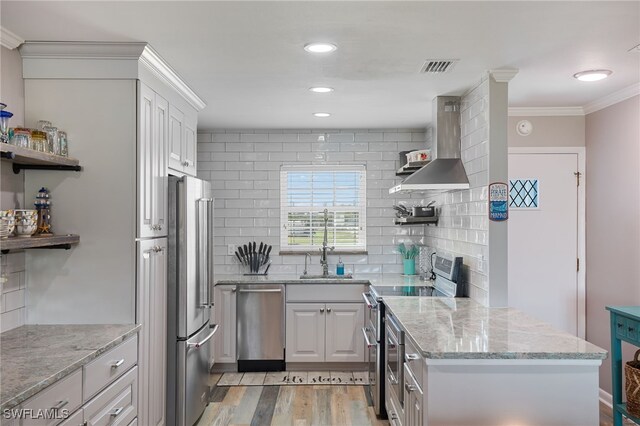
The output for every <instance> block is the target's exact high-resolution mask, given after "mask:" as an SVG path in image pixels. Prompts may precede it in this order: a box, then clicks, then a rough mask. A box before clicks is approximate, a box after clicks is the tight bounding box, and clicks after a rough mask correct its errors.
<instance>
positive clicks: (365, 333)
mask: <svg viewBox="0 0 640 426" xmlns="http://www.w3.org/2000/svg"><path fill="white" fill-rule="evenodd" d="M368 331H369V329H368V328H367V327H362V334H363V335H364V341H365V342H366V344H367V348H373V347H374V346H375V343H371V341H370V340H369V333H367V332H368Z"/></svg>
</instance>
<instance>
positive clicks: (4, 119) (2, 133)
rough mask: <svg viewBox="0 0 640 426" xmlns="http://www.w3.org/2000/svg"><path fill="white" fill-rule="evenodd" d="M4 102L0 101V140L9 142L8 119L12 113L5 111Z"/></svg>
mask: <svg viewBox="0 0 640 426" xmlns="http://www.w3.org/2000/svg"><path fill="white" fill-rule="evenodd" d="M6 107H7V105H6V104H3V103H0V142H3V143H9V139H10V136H9V119H10V118H11V117H13V113H10V112H9V111H5V108H6Z"/></svg>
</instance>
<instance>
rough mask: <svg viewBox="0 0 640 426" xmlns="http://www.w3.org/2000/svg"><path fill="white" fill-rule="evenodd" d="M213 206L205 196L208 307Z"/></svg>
mask: <svg viewBox="0 0 640 426" xmlns="http://www.w3.org/2000/svg"><path fill="white" fill-rule="evenodd" d="M213 208H214V204H213V199H212V198H207V220H208V222H209V223H208V224H207V281H206V284H205V285H206V286H207V305H209V307H211V306H213V300H212V298H211V281H212V280H213V257H212V254H213V251H214V245H213V230H214V223H213V212H214V210H213Z"/></svg>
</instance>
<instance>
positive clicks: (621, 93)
mask: <svg viewBox="0 0 640 426" xmlns="http://www.w3.org/2000/svg"><path fill="white" fill-rule="evenodd" d="M636 95H640V83H635V84H632V85H631V86H629V87H625V88H624V89H622V90H618V91H617V92H613V93H611V94H610V95H607V96H605V97H603V98H600V99H596V100H595V101H593V102H589V103H588V104H586V105H585V106H584V113H585V114H591V113H592V112H596V111H600V110H601V109H604V108H606V107H609V106H611V105H615V104H617V103H618V102H622V101H625V100H627V99H629V98H632V97H634V96H636Z"/></svg>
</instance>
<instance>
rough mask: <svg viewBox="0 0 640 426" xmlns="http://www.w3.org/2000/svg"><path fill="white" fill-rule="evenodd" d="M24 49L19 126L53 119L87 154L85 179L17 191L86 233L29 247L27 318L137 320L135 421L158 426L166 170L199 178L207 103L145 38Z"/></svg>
mask: <svg viewBox="0 0 640 426" xmlns="http://www.w3.org/2000/svg"><path fill="white" fill-rule="evenodd" d="M20 53H21V55H22V57H23V75H24V78H25V121H26V123H25V124H26V125H27V126H30V127H35V126H36V123H37V121H38V120H42V119H45V120H50V121H52V122H53V123H54V125H57V126H58V127H59V128H61V129H64V130H66V131H67V132H68V137H69V151H70V154H71V155H73V156H75V157H80V158H82V160H83V173H82V178H81V179H79V178H78V179H74V178H71V179H70V178H69V177H68V176H67V177H66V178H61V177H60V176H56V174H55V173H52V172H47V171H41V172H40V171H34V173H30V174H29V175H28V176H27V177H26V178H25V194H35V193H36V192H37V190H38V189H39V188H40V187H41V186H48V187H49V189H50V190H51V192H52V226H53V230H54V232H56V233H58V234H64V233H67V232H71V231H73V232H74V233H78V234H81V235H82V241H81V243H80V244H79V245H78V246H77V247H75V248H73V249H72V250H69V251H63V250H55V251H54V250H51V251H48V252H45V253H38V255H37V256H32V255H29V254H28V253H27V262H28V263H27V282H28V284H27V287H28V288H27V294H28V296H27V297H28V300H29V306H28V307H27V317H28V319H27V322H28V323H38V324H47V323H133V322H136V323H140V324H142V328H141V331H140V333H139V338H138V341H139V347H138V359H139V363H138V364H139V369H138V371H139V376H138V383H139V385H138V386H139V388H138V403H139V407H138V424H140V425H149V426H151V425H153V426H158V425H164V424H165V409H166V401H165V399H166V369H167V365H166V360H167V357H166V343H167V341H166V339H167V331H166V328H167V324H166V321H167V302H168V301H167V298H168V297H167V257H166V256H167V200H168V193H167V183H168V178H167V176H168V174H174V175H177V176H181V175H184V174H188V175H195V171H196V170H195V161H196V158H195V155H196V154H195V153H196V145H195V144H196V138H195V132H196V128H197V113H198V111H199V110H201V109H202V108H204V106H205V104H204V102H203V101H202V100H201V99H200V98H199V97H198V96H197V95H196V94H195V93H194V92H193V91H192V90H191V89H190V88H189V87H188V86H187V85H186V84H185V83H184V82H183V81H182V80H181V78H180V77H179V76H178V75H177V74H176V73H175V71H173V69H172V68H171V67H170V66H169V65H167V64H166V63H165V62H164V60H163V59H162V58H161V57H160V56H159V55H158V54H157V53H156V52H155V51H154V50H153V49H152V48H151V47H150V46H149V45H148V44H146V43H68V42H63V43H58V42H53V43H48V42H44V43H41V42H33V43H31V42H29V43H25V44H24V45H23V46H22V47H21V49H20ZM175 147H178V148H176V149H174V148H175ZM174 150H176V151H178V154H177V155H176V153H174V152H173V151H174ZM172 159H173V160H172ZM27 196H28V195H27Z"/></svg>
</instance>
